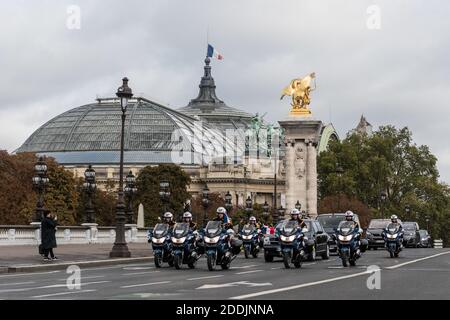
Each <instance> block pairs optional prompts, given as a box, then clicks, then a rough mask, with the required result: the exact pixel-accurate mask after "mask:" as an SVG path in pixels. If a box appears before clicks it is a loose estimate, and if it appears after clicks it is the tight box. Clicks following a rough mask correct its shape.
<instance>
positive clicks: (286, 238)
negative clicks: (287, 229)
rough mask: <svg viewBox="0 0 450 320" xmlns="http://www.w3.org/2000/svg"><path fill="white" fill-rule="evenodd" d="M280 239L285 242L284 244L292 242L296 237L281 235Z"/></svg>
mask: <svg viewBox="0 0 450 320" xmlns="http://www.w3.org/2000/svg"><path fill="white" fill-rule="evenodd" d="M280 239H281V241H284V242H292V241H294V239H295V235H292V236H289V237H286V236H283V235H280Z"/></svg>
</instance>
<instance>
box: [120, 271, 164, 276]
mask: <svg viewBox="0 0 450 320" xmlns="http://www.w3.org/2000/svg"><path fill="white" fill-rule="evenodd" d="M157 272H161V271H143V272H133V273H124V274H122V276H137V275H139V274H149V273H157Z"/></svg>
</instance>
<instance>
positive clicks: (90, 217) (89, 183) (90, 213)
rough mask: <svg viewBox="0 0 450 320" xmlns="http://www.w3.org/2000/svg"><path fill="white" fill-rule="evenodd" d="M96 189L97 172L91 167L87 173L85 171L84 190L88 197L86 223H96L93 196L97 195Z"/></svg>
mask: <svg viewBox="0 0 450 320" xmlns="http://www.w3.org/2000/svg"><path fill="white" fill-rule="evenodd" d="M96 189H97V184H96V183H95V170H94V169H92V166H91V165H89V167H88V168H87V169H86V171H84V183H83V190H84V192H85V193H86V195H87V201H86V205H85V211H86V217H85V222H86V223H95V211H94V208H93V206H92V196H93V195H94V194H95V190H96Z"/></svg>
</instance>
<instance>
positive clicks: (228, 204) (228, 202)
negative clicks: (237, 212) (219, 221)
mask: <svg viewBox="0 0 450 320" xmlns="http://www.w3.org/2000/svg"><path fill="white" fill-rule="evenodd" d="M231 199H232V196H231V193H230V191H227V193H226V194H225V209H227V213H228V214H230V213H231V210H233V204H232V203H231Z"/></svg>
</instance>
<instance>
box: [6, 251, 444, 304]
mask: <svg viewBox="0 0 450 320" xmlns="http://www.w3.org/2000/svg"><path fill="white" fill-rule="evenodd" d="M388 256H389V255H388V253H387V252H386V251H385V250H378V251H367V252H366V253H365V254H364V255H363V257H362V258H361V259H360V260H358V262H357V266H356V267H350V268H343V267H342V266H341V263H340V260H338V258H337V257H336V256H331V258H330V259H329V260H321V258H318V259H317V260H316V261H315V262H305V263H304V264H303V266H302V268H301V269H284V267H283V264H282V262H281V261H280V260H278V261H274V262H272V263H265V262H264V259H263V258H262V255H260V257H258V258H257V259H245V258H244V257H243V254H242V253H241V254H240V255H239V257H238V258H237V259H236V260H234V261H233V263H232V265H231V269H230V270H221V269H220V268H218V269H217V270H216V271H212V272H210V271H208V269H207V266H206V260H205V259H204V258H202V259H200V260H199V261H198V264H197V268H196V269H193V270H191V269H188V268H187V266H186V267H185V268H184V269H182V270H175V269H174V268H170V267H168V266H167V265H166V266H165V267H163V268H161V269H156V268H155V267H154V265H153V264H149V263H136V264H130V265H120V266H119V265H117V266H110V267H95V268H86V269H82V270H81V288H80V289H72V290H71V289H69V288H67V284H66V283H67V277H68V276H69V274H67V273H66V271H64V270H61V271H48V272H40V273H20V274H12V275H11V274H8V275H0V299H102V300H105V299H164V300H166V299H183V300H184V299H187V300H189V299H214V300H226V299H258V300H259V299H282V300H285V299H290V300H292V299H371V300H373V299H450V250H449V249H405V250H404V251H402V252H401V254H400V257H399V258H395V259H391V258H389V257H388ZM369 266H377V268H379V270H380V271H379V272H375V273H373V272H370V271H368V269H367V268H368V267H369ZM378 275H380V278H379V279H380V281H378V280H377V279H378V278H376V277H377V276H378ZM369 277H371V278H370V279H369ZM368 281H369V283H370V284H372V285H373V286H377V285H378V284H379V285H380V288H379V289H377V288H374V289H372V290H370V289H368V287H367V282H368ZM72 283H73V282H72Z"/></svg>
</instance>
